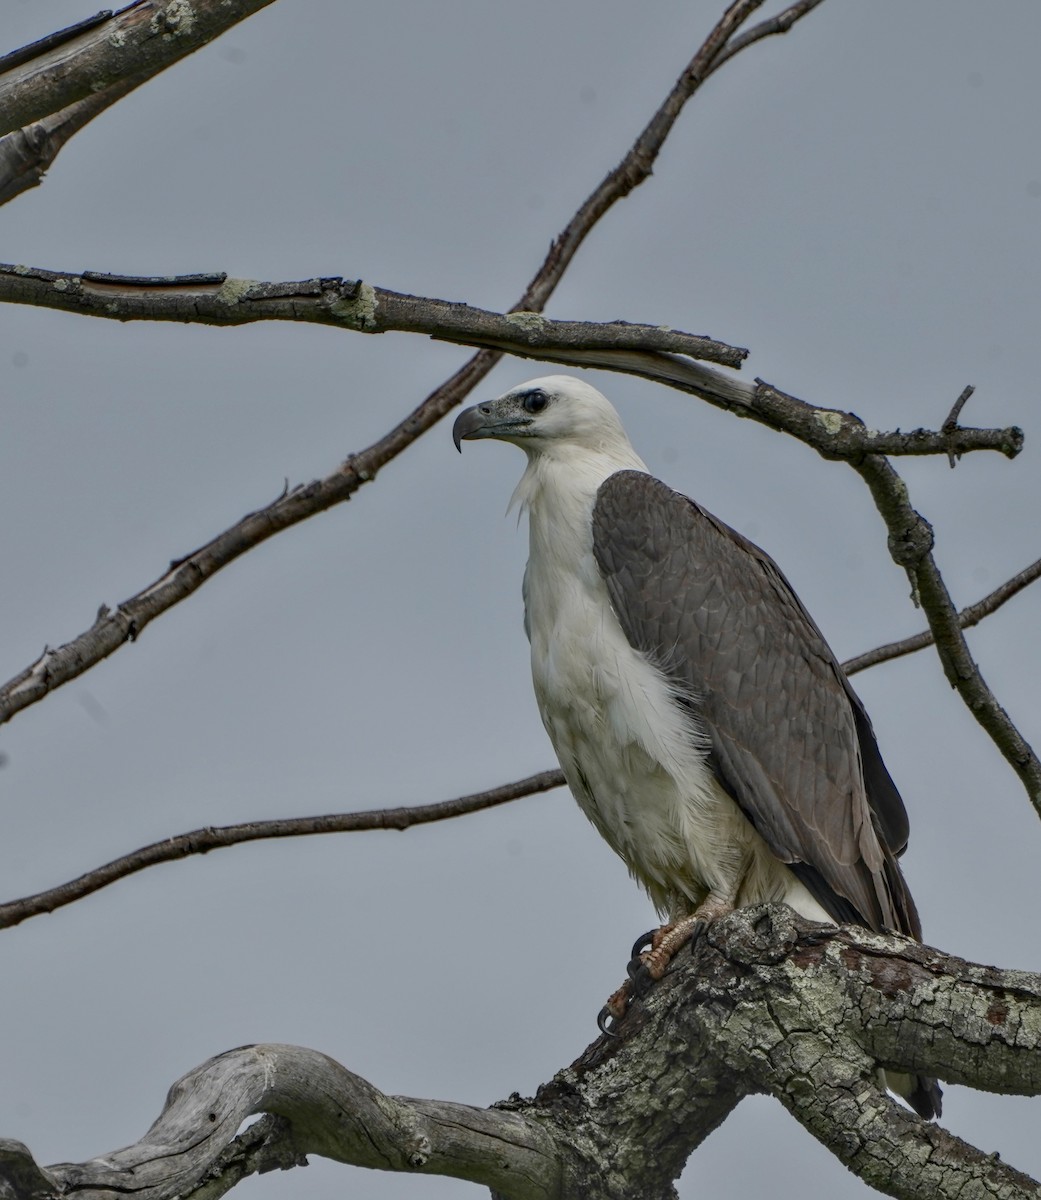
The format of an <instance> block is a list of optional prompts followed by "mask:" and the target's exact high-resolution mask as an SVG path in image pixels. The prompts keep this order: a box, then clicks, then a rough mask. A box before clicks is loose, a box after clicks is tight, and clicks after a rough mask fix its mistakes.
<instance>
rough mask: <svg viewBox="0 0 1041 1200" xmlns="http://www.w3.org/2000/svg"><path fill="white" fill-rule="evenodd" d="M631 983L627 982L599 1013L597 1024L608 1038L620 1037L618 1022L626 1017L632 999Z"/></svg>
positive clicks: (612, 995)
mask: <svg viewBox="0 0 1041 1200" xmlns="http://www.w3.org/2000/svg"><path fill="white" fill-rule="evenodd" d="M631 995H632V993H631V988H630V982H629V981H628V980H627V981H626V982H625V983H623V984H622V986H621V987H620V988H619V989H618V991H617V992H613V993H612V994H611V996H610V997H609V998H608V1001H607V1003H606V1004H605V1005H604V1007H603V1008H602V1009H601V1010H600V1012H599V1013H597V1017H596V1024H597V1028H598V1029H599V1030H600V1032H601V1033H602V1034H605V1035H606V1036H607V1037H614V1038H616V1037H619V1036H620V1035H619V1033H618V1028H617V1026H618V1022H619V1021H621V1019H622V1017H624V1016H625V1014H626V1011H627V1010H628V1008H629V1000H630V998H631Z"/></svg>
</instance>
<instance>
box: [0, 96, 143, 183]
mask: <svg viewBox="0 0 1041 1200" xmlns="http://www.w3.org/2000/svg"><path fill="white" fill-rule="evenodd" d="M146 78H149V77H148V76H143V77H138V78H134V79H127V80H124V81H122V82H120V83H116V84H113V85H112V87H110V88H106V89H105V90H104V91H103V92H98V93H97V95H95V96H88V97H87V99H86V100H79V101H77V102H76V103H75V104H70V105H69V107H68V108H63V109H62V110H61V112H59V113H55V114H54V115H53V116H50V117H44V118H43V120H42V121H36V122H35V123H34V124H32V125H27V126H26V127H25V128H24V129H16V130H15V131H14V132H13V133H9V134H7V135H5V136H4V137H2V138H0V204H6V203H7V202H8V201H9V200H13V199H14V198H15V196H20V195H21V194H22V192H25V191H28V190H29V189H30V188H34V187H36V186H37V185H38V184H40V183H41V182H42V181H43V177H44V175H45V174H46V172H47V170H48V169H49V168H50V165H51V163H53V162H54V160H55V158H56V157H57V155H58V151H59V150H61V148H62V147H63V146H64V145H65V143H66V142H67V141H68V140H69V138H71V137H72V135H73V134H75V133H79V131H80V130H81V129H82V128H83V127H84V126H85V125H87V124H88V123H89V122H90V121H93V119H94V118H95V117H96V116H98V115H99V114H100V113H103V112H104V111H105V109H107V108H110V107H111V106H112V105H113V104H115V103H116V101H117V100H121V99H122V98H123V97H124V96H125V95H127V93H128V92H131V91H133V90H134V88H136V87H138V86H140V84H142V83H143V82H144V81H145V79H146Z"/></svg>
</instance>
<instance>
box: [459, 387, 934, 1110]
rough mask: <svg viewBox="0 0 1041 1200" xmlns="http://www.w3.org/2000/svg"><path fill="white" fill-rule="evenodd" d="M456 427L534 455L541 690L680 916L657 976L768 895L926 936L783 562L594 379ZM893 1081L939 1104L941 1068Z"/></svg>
mask: <svg viewBox="0 0 1041 1200" xmlns="http://www.w3.org/2000/svg"><path fill="white" fill-rule="evenodd" d="M452 434H453V440H454V442H455V445H456V448H457V449H459V450H461V449H462V442H463V441H472V440H477V439H481V438H494V439H496V440H497V441H503V442H510V443H512V444H513V445H515V446H519V447H520V448H521V449H522V450H523V451H524V452H525V454H526V455H527V459H528V463H527V468H526V469H525V471H524V474H523V475H522V476H521V480H520V483H519V484H518V485H517V488H516V490H515V491H514V493H513V499H512V501H511V504H510V507H511V508H512V507H514V506H515V505H516V506H519V507H520V510H521V511H522V512H523V511H525V510H526V511H527V513H528V518H529V528H530V552H529V557H528V563H527V568H526V570H525V572H524V584H523V596H524V627H525V631H526V633H527V635H528V639H529V642H530V645H531V670H532V678H533V682H534V686H535V696H536V699H537V701H538V707H539V712H540V713H541V715H542V721H543V723H544V725H545V727H546V730H547V732H548V734H549V738H550V741H551V742H552V743H553V748H554V750H555V751H556V755H557V758H558V759H559V760H560V766H561V769H562V771H563V773H564V777H565V779H566V780H567V783H568V786H569V787H570V789H571V791H572V793H573V794H574V796H575V799H576V800H577V801H578V804H579V806H580V807H581V808H582V811H583V812H584V813H585V814H586V816H587V817H588V818H589V820H590V821H591V822H592V823H593V825H594V826H595V827H596V828H597V830H598V831H599V832H600V834H601V835H602V836H603V837H604V838H605V840H606V841H607V843H608V844H609V845H610V846H611V848H612V849H613V850H614V851H615V852H616V853H617V854H618V855H619V856H620V857H621V859H622V860H623V861H624V863H625V864H626V866H627V867H628V869H629V872H630V873H631V875H632V876H633V877H634V878H635V879H636V880H637V881H638V882H639V883H640V884H642V886H643V887H644V888H645V889H646V891H647V893H648V894H649V896H650V898H651V900H652V902H653V903H654V905H655V907H656V909H657V910H658V912H659V914H660V916H661V917H662V918H663V919H664V920H665V921H666V924H665V925H663V926H662V929H661V930H659V931H657V932H656V933H655V934H654V935H653V937H652V936H651V935H647V938H644V939H640V941H639V942H638V943H637V947H636V948H634V953H636V952H638V950H639V949H640V947H641V946H643V945H646V944H647V940H648V939H649V941H650V949H649V950H648V951H646V952H645V953H643V954H642V955H641V956H640V957H641V959H642V962H643V963H644V964H645V968H646V970H645V972H644V977H645V978H646V976H647V973H648V972H649V974H650V977H651V978H659V977H660V976H661V974H662V973H663V972H664V969H665V966H666V964H667V962H668V960H669V957H670V956H671V955H672V954H673V953H674V952H675V950H676V949H677V948H678V947H679V946H680V945H682V944H683V943H684V942H685V941H686V940H687V939H688V938H690V937H691V936H696V935H697V934H698V933H699V932H700V931H701V930H702V929H704V928H705V926H706V924H707V923H708V922H711V921H713V920H716V919H718V918H719V917H721V916H724V915H725V914H727V913H729V912H731V911H733V909H734V908H737V907H743V906H747V905H753V904H761V903H767V902H783V903H785V904H788V905H790V906H791V907H792V908H793V909H795V911H796V912H798V913H800V914H802V915H803V916H805V917H807V918H809V919H811V920H815V921H825V922H830V923H839V924H841V923H853V924H857V925H862V926H866V927H867V928H869V929H873V930H876V931H883V930H893V931H897V932H899V933H902V934H906V935H908V936H910V937H913V938H916V939H919V940H920V939H921V926H920V923H919V919H918V913H917V911H916V909H915V905H914V901H913V900H912V898H911V894H910V892H909V890H908V887H907V884H906V883H905V881H904V877H903V874H902V873H901V870H900V867H899V864H898V862H897V859H898V856H899V855H900V854H902V853H903V850H904V848H905V847H906V845H907V838H908V820H907V813H906V810H905V808H904V804H903V801H902V800H901V797H900V793H899V792H898V791H897V789H896V785H895V784H894V783H893V780H892V779H891V777H890V775H889V772H888V771H887V770H886V767H885V764H884V763H883V761H882V756H881V754H880V753H879V749H878V746H877V744H876V741H875V736H874V733H873V731H872V727H871V722H870V720H869V718H868V715H867V713H866V712H865V710H864V706H863V704H861V702H860V700H859V698H858V697H857V695H856V693H855V692H854V691H853V689H852V687H851V686H850V684H849V681H848V680H847V678H846V676H845V674H844V672H843V670H842V668H841V666H840V665H839V662H838V660H837V659H836V657H835V655H834V654H833V653H832V651H831V649H830V647H829V646H828V644H827V642H826V641H825V640H824V637H823V635H822V634H821V632H820V630H819V629H818V628H817V626H816V624H815V623H814V621H813V619H812V617H811V616H810V615H809V613H808V612H807V611H806V609H805V608H804V606H803V605H802V603H801V601H800V600H799V598H798V596H797V595H796V594H795V592H794V591H793V589H792V587H791V585H790V584H789V583H788V581H787V579H786V578H785V577H784V575H783V574H782V573H781V571H780V569H779V568H778V566H777V564H776V563H775V562H774V561H773V559H772V558H770V557H769V555H767V554H765V553H764V552H763V551H762V550H760V549H759V547H758V546H755V545H753V543H752V542H750V541H748V539H747V538H744V537H743V536H742V535H741V534H740V533H738V532H736V531H735V530H733V529H731V528H730V527H729V526H728V525H726V524H724V523H723V522H722V521H721V520H719V518H718V517H715V516H713V515H712V514H711V513H710V512H708V511H706V510H705V509H704V508H702V507H701V506H700V505H699V504H697V503H695V502H694V501H693V500H690V499H688V498H687V497H686V496H683V495H681V494H680V493H678V492H675V491H673V490H672V489H671V488H670V487H668V486H667V485H666V484H664V483H662V482H661V481H660V480H658V479H655V478H654V477H653V476H652V475H651V474H650V473H649V471H648V469H647V467H646V466H645V464H644V463H643V461H642V460H641V459H640V458H639V456H638V455H637V454H636V452H635V450H634V449H633V447H632V445H631V444H630V442H629V438H628V437H627V436H626V433H625V430H624V429H623V427H622V423H621V420H620V419H619V416H618V413H617V412H616V411H615V409H614V407H613V406H612V405H611V404H610V403H609V401H608V400H607V399H606V398H605V397H604V396H603V395H601V393H600V392H598V391H597V390H596V389H595V388H594V387H592V386H590V385H589V384H588V383H585V382H584V381H582V380H580V379H575V378H572V377H570V376H566V375H550V376H546V377H544V378H540V379H533V380H530V381H529V382H527V383H522V384H520V385H519V386H518V387H515V388H512V389H511V390H510V391H508V392H506V393H505V394H504V395H502V396H500V397H499V398H498V399H496V400H491V401H488V402H486V403H482V404H476V405H474V406H473V407H471V408H467V409H466V410H464V411H463V412H462V413H460V414H459V416H458V418H457V419H456V422H455V425H454V427H453V431H452ZM628 992H629V987H628V985H627V986H626V987H623V988H622V989H619V992H617V993H616V994H615V996H613V997H612V999H611V1000H610V1001H609V1002H608V1007H607V1009H605V1013H606V1012H609V1013H610V1014H611V1015H612V1016H613V1017H615V1018H617V1017H618V1016H620V1015H621V1013H623V1012H624V1011H625V1005H626V1003H627V1002H628ZM601 1025H602V1028H603V1027H604V1025H603V1015H602V1022H601ZM886 1083H887V1084H888V1086H890V1087H891V1088H893V1089H894V1090H895V1091H897V1092H898V1093H900V1094H902V1095H904V1098H905V1099H907V1101H908V1102H909V1103H910V1104H911V1106H912V1107H913V1108H914V1109H915V1110H916V1111H917V1112H918V1113H919V1114H920V1115H922V1116H923V1117H926V1118H929V1117H933V1116H938V1115H939V1113H940V1090H939V1088H938V1087H937V1085H936V1082H935V1081H934V1080H932V1079H927V1078H922V1077H915V1076H911V1075H899V1076H897V1075H896V1074H895V1073H893V1072H889V1073H887V1077H886Z"/></svg>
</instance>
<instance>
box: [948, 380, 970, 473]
mask: <svg viewBox="0 0 1041 1200" xmlns="http://www.w3.org/2000/svg"><path fill="white" fill-rule="evenodd" d="M975 390H976V389H975V388H974V387H973V386H972V384H971V383H970V384H967V385H966V386H965V387H964V388H963V389H962V393H961V395H960V396H959V397H958V399H957V400H955V402H954V406H953V407H952V408H951V411H950V412H949V413H948V414H947V420H946V421H944V423H943V424H942V425H941V426H940V429H941V431H942V432H943V433H945V434H947V435H948V436H949V437H951V438H953V437H954V435H955V434H957V432H958V418H959V417H960V416H961V410H962V409H963V408H964V407H965V405H966V403H967V401H968V399H969V397H970V396H971V395H972V393H973V392H974V391H975ZM959 457H960V453H959V451H958V449H957V447H956V446H953V445H952V446H951V448H950V450H949V451H948V452H947V462H948V463H949V464H950V468H951V470H952V471H953V470H954V466H955V463H956V462H957V460H958V458H959Z"/></svg>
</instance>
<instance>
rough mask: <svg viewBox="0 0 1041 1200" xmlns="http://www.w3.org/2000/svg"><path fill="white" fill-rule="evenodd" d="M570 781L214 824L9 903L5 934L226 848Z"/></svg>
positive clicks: (435, 815)
mask: <svg viewBox="0 0 1041 1200" xmlns="http://www.w3.org/2000/svg"><path fill="white" fill-rule="evenodd" d="M563 783H564V776H563V774H562V773H561V772H560V771H542V772H541V773H540V774H538V775H529V776H528V778H527V779H520V780H518V781H517V782H516V783H505V784H502V785H501V786H500V787H496V788H490V789H489V790H488V791H486V792H477V793H476V794H474V795H472V796H460V797H458V798H457V799H455V800H444V801H442V802H441V803H440V804H419V805H415V806H413V807H411V808H377V809H371V810H369V811H368V812H350V813H329V814H326V815H325V816H320V817H287V818H285V819H283V820H273V821H248V822H245V823H243V824H241V825H216V826H214V825H208V826H206V827H205V828H204V829H193V830H192V831H191V833H182V834H178V836H177V837H171V838H166V839H165V840H164V841H162V842H153V843H152V845H150V846H143V847H142V848H141V849H140V850H135V851H134V852H133V853H132V854H124V855H123V856H122V857H121V858H116V859H113V860H112V862H110V863H106V864H105V865H104V866H101V867H96V868H95V869H94V870H93V871H88V872H87V873H86V874H85V875H80V876H79V877H78V878H76V879H71V880H69V882H68V883H62V884H59V885H58V886H57V887H53V888H49V889H48V890H47V891H45V892H37V893H36V894H35V895H33V896H25V897H24V898H22V899H21V900H9V901H8V902H7V903H6V904H0V929H7V928H8V927H9V926H11V925H18V924H20V923H21V922H22V921H25V920H27V919H28V918H29V917H36V916H39V915H40V914H41V913H49V912H54V910H55V909H57V908H63V907H64V906H65V905H66V904H72V903H73V902H74V901H76V900H82V899H83V897H84V896H89V895H90V894H91V892H97V891H100V890H101V888H104V887H108V885H109V884H110V883H115V882H116V881H117V880H119V879H125V878H126V877H127V876H128V875H133V874H135V873H136V872H138V871H143V870H144V869H145V868H146V867H154V866H156V865H157V864H158V863H164V862H176V861H177V860H178V859H181V858H188V857H189V856H190V855H192V854H208V853H209V852H210V851H211V850H219V849H222V848H223V847H225V846H239V845H241V844H242V843H244V842H258V841H263V840H265V839H268V838H286V837H307V836H310V835H312V834H317V833H358V832H361V831H363V830H371V829H397V830H405V829H411V828H412V826H413V825H428V824H430V823H431V822H432V821H445V820H448V819H449V818H450V817H461V816H465V815H466V814H468V813H474V812H480V811H481V810H482V809H485V808H493V807H495V806H496V805H499V804H506V803H508V802H509V801H511V800H519V799H520V798H521V797H522V796H532V795H535V794H536V793H538V792H546V791H549V790H550V789H551V788H556V787H561V786H562V785H563Z"/></svg>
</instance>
